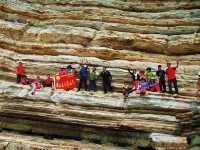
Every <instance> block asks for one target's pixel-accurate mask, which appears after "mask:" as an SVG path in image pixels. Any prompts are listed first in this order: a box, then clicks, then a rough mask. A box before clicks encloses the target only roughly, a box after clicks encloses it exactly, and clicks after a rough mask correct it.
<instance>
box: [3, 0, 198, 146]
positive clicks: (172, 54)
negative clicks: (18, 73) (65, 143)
mask: <svg viewBox="0 0 200 150" xmlns="http://www.w3.org/2000/svg"><path fill="white" fill-rule="evenodd" d="M199 32H200V2H199V0H182V1H179V0H176V1H175V0H167V1H161V0H146V1H143V0H134V1H133V0H117V1H116V0H92V1H91V0H1V1H0V79H1V82H0V83H1V86H0V93H1V94H0V106H1V107H0V111H1V114H0V118H1V120H0V122H1V124H0V127H1V128H5V129H12V130H18V131H26V132H31V133H37V134H44V135H45V134H49V135H52V136H64V137H70V138H75V139H77V138H79V139H89V140H92V141H100V142H105V141H109V142H111V143H117V144H122V145H129V146H130V145H132V147H131V148H133V147H134V148H139V147H140V146H143V147H145V146H146V147H148V146H150V147H152V148H156V149H161V148H163V149H172V150H173V149H174V150H178V149H180V150H183V149H187V148H188V147H189V146H188V144H190V143H187V141H186V138H187V137H192V139H193V137H194V139H196V137H195V136H196V135H198V134H200V133H199V111H200V110H199V109H200V105H199V100H198V98H197V90H196V80H197V74H198V72H199V71H200V33H199ZM177 59H179V60H180V67H179V68H178V69H177V79H178V85H179V87H180V94H181V96H179V97H172V96H170V95H167V94H163V95H162V94H155V93H150V94H149V95H148V96H146V97H140V96H139V95H137V94H133V95H132V96H131V97H130V98H129V100H128V102H127V103H124V102H123V98H122V97H121V94H120V93H112V94H110V95H103V94H102V93H101V92H98V93H95V94H93V95H92V93H84V92H82V93H81V92H80V93H75V92H69V93H66V92H56V91H52V90H50V89H44V91H40V92H37V94H36V96H30V95H29V94H28V90H29V87H22V86H19V85H16V84H14V83H13V82H14V79H15V66H16V63H17V61H22V62H23V63H24V65H25V66H26V71H27V75H28V77H29V78H35V76H36V75H40V76H44V75H46V74H48V73H51V74H56V72H57V70H58V68H59V67H60V66H67V65H68V64H72V66H73V67H75V68H77V69H78V68H79V64H82V63H87V64H89V65H96V66H97V69H98V71H100V70H102V66H107V67H108V69H109V70H110V71H111V72H112V74H113V86H114V89H115V91H117V92H119V91H120V90H121V86H122V83H123V81H124V80H131V77H130V76H129V74H128V71H127V68H135V69H145V68H146V67H148V66H150V67H152V68H153V70H156V69H157V65H158V64H161V65H163V68H165V67H166V65H165V64H166V62H172V63H175V61H176V60H177ZM98 84H99V85H100V84H101V81H98ZM55 104H56V105H55ZM13 118H15V119H14V120H13ZM66 131H69V132H66ZM139 135H140V136H139ZM142 141H145V142H144V143H145V144H141V143H142ZM133 145H135V146H133ZM195 145H197V144H195ZM195 145H194V146H195ZM108 149H109V148H108Z"/></svg>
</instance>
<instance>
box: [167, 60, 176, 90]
mask: <svg viewBox="0 0 200 150" xmlns="http://www.w3.org/2000/svg"><path fill="white" fill-rule="evenodd" d="M178 66H179V61H178V60H177V61H176V66H175V67H173V66H171V63H167V69H166V75H167V80H168V87H169V93H170V94H172V93H173V92H172V84H173V85H174V89H175V92H176V94H178V86H177V80H176V69H177V68H178Z"/></svg>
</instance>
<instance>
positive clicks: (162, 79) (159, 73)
mask: <svg viewBox="0 0 200 150" xmlns="http://www.w3.org/2000/svg"><path fill="white" fill-rule="evenodd" d="M156 76H157V77H158V78H159V86H160V91H162V92H166V84H165V71H164V70H162V66H161V65H158V70H157V71H156Z"/></svg>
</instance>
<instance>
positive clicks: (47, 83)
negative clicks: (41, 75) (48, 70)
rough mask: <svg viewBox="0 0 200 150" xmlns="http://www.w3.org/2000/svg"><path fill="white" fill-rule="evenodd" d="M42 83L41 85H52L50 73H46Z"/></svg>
mask: <svg viewBox="0 0 200 150" xmlns="http://www.w3.org/2000/svg"><path fill="white" fill-rule="evenodd" d="M42 84H43V87H52V84H53V78H52V77H51V75H50V74H48V75H47V79H45V80H44V81H43V83H42Z"/></svg>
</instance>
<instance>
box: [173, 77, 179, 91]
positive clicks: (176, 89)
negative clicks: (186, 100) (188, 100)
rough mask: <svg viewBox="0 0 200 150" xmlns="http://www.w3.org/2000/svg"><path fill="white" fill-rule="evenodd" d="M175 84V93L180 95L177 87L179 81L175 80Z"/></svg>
mask: <svg viewBox="0 0 200 150" xmlns="http://www.w3.org/2000/svg"><path fill="white" fill-rule="evenodd" d="M173 84H174V88H175V92H176V94H178V86H177V80H176V79H175V80H173Z"/></svg>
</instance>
